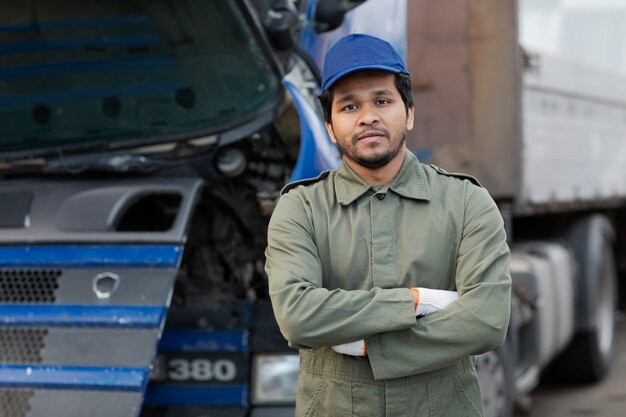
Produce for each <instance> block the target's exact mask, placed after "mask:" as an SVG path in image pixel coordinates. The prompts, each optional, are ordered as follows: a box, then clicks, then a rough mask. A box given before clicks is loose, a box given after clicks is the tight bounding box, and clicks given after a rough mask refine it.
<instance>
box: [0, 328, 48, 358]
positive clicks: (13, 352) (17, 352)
mask: <svg viewBox="0 0 626 417" xmlns="http://www.w3.org/2000/svg"><path fill="white" fill-rule="evenodd" d="M47 334H48V330H47V329H42V328H10V327H9V328H0V363H10V364H24V365H28V364H37V363H41V362H42V358H41V351H42V350H43V348H44V338H45V337H46V335H47Z"/></svg>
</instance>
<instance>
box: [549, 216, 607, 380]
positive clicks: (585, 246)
mask: <svg viewBox="0 0 626 417" xmlns="http://www.w3.org/2000/svg"><path fill="white" fill-rule="evenodd" d="M569 241H570V244H571V246H572V249H573V250H574V254H575V256H576V259H577V261H578V267H579V281H578V288H577V294H578V296H577V299H576V304H575V305H576V308H577V311H576V315H575V317H576V322H577V323H578V324H579V326H578V329H579V330H578V332H577V333H576V334H575V336H574V338H573V340H572V342H571V343H570V345H569V346H568V347H567V348H566V349H565V351H564V352H563V353H562V354H561V355H560V356H559V357H558V358H557V359H556V361H555V362H554V364H553V365H552V366H551V369H550V373H551V374H552V375H554V376H557V377H559V378H567V380H568V381H578V382H596V381H599V380H601V379H603V378H604V377H605V376H606V375H607V373H608V371H609V369H610V366H611V363H612V361H613V357H614V353H615V311H616V308H617V274H616V269H615V258H614V254H613V231H612V228H611V226H610V223H609V222H608V220H607V219H606V218H605V217H604V216H602V215H594V216H590V217H588V218H585V219H582V220H580V221H579V222H578V223H577V224H575V225H574V227H573V228H572V229H571V233H570V235H569ZM581 324H582V326H580V325H581Z"/></svg>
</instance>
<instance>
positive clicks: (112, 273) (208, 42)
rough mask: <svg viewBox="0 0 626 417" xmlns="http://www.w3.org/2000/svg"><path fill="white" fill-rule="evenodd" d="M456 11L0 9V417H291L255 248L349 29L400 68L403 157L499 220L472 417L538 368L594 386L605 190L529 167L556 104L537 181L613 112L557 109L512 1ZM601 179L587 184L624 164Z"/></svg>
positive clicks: (564, 88) (45, 2) (602, 308)
mask: <svg viewBox="0 0 626 417" xmlns="http://www.w3.org/2000/svg"><path fill="white" fill-rule="evenodd" d="M439 3H441V4H439ZM457 3H458V4H457ZM464 3H465V2H463V1H459V2H429V1H415V2H413V1H407V0H393V1H390V0H368V1H365V0H341V1H340V0H334V1H326V0H308V1H307V0H297V1H293V0H276V1H274V0H232V1H225V0H177V1H173V0H171V1H170V0H145V1H143V0H142V1H126V0H99V1H90V2H84V1H83V2H81V1H75V0H71V1H68V0H63V1H61V0H36V1H31V2H17V1H8V0H7V1H2V0H0V10H2V13H0V416H10V417H39V416H53V417H55V416H58V417H73V416H76V417H84V416H92V417H104V416H107V417H110V416H120V417H126V416H142V417H151V416H160V417H166V416H177V417H200V416H203V417H220V416H229V417H230V416H242V417H264V416H266V417H270V416H271V417H281V416H292V415H293V412H294V408H293V407H294V398H295V390H296V383H297V368H298V355H297V352H295V351H294V350H291V349H289V348H288V347H287V344H286V342H285V340H284V339H283V338H282V336H281V334H280V332H279V330H278V328H277V325H276V323H275V320H274V318H273V314H272V311H271V305H270V302H269V297H268V294H267V281H266V280H267V277H266V276H265V273H264V270H263V265H264V249H265V245H266V240H265V236H266V227H267V222H268V220H269V217H270V215H271V213H272V210H273V207H274V205H275V203H276V200H277V198H278V196H279V193H280V190H281V188H282V187H283V186H284V184H285V183H287V182H289V181H291V180H296V179H300V178H306V177H311V176H314V175H316V174H317V173H319V172H320V171H322V170H325V169H333V168H334V167H336V166H337V164H338V162H339V155H338V153H337V150H336V149H335V148H334V147H333V146H332V144H331V143H330V141H329V139H328V137H327V135H326V132H325V130H324V125H323V119H322V117H321V111H320V109H319V107H318V106H319V105H318V103H317V100H316V96H317V94H318V93H319V68H320V67H321V64H322V59H323V55H324V52H325V51H326V50H327V48H328V46H329V45H330V44H331V43H332V42H333V41H334V40H336V39H338V38H339V37H341V36H343V35H344V34H347V33H351V32H354V31H359V32H366V33H370V34H373V35H378V36H381V37H384V38H385V39H387V40H389V41H390V42H392V43H393V44H394V45H395V46H396V48H397V49H398V50H399V51H401V52H402V53H403V54H404V55H406V56H407V58H408V62H409V65H410V67H411V70H412V72H413V74H414V95H415V98H416V103H417V113H416V114H418V116H417V119H416V135H417V136H418V140H417V141H416V140H413V139H412V138H409V146H410V148H411V149H412V150H413V151H414V152H416V153H417V154H418V156H419V157H420V159H422V160H423V161H425V162H436V163H437V164H439V165H440V166H442V167H444V168H446V169H451V170H460V171H469V172H470V173H473V174H475V175H477V176H478V177H479V178H480V179H481V181H482V182H483V183H484V184H485V185H486V186H487V188H488V189H489V190H490V192H492V195H493V196H494V198H495V199H496V201H497V202H498V204H499V206H500V208H501V210H502V214H503V216H504V218H505V220H506V224H507V228H508V232H509V235H510V237H511V247H512V250H513V259H512V263H511V272H512V274H513V278H514V300H513V301H514V302H513V311H512V320H511V327H510V329H509V335H508V337H507V341H506V342H505V344H504V345H503V346H502V347H501V348H500V349H498V350H497V351H494V352H490V353H487V354H485V355H480V356H478V357H477V358H476V364H477V368H478V373H479V378H480V382H481V388H482V390H483V397H484V403H485V409H486V412H487V415H488V416H490V417H492V416H504V417H508V416H510V415H511V413H512V407H513V404H514V403H515V402H516V401H517V402H520V400H522V399H524V397H525V396H526V395H527V394H528V392H530V391H531V390H532V389H533V388H534V387H535V386H536V384H537V382H538V380H539V376H540V375H541V374H542V373H543V372H544V370H549V371H550V372H552V371H553V372H554V373H557V374H558V373H559V371H562V370H563V369H565V370H566V371H567V370H570V371H571V370H572V368H576V369H577V370H579V371H580V372H579V374H578V375H575V376H576V377H577V378H580V379H583V380H587V381H590V380H599V379H602V378H603V377H604V376H605V375H606V373H607V371H608V369H609V368H610V364H611V361H612V358H613V353H614V315H615V307H616V301H617V293H618V279H617V278H618V273H620V272H623V271H621V270H620V269H619V268H617V266H618V265H619V264H618V263H617V262H616V261H615V260H616V259H623V251H624V244H623V243H624V242H623V236H624V235H623V234H621V233H622V232H623V231H624V224H626V221H625V219H626V215H625V214H624V213H625V211H624V207H625V205H624V204H623V201H624V200H623V197H624V195H625V194H626V192H624V190H623V184H613V183H611V184H612V185H611V186H610V187H608V188H607V189H606V193H604V194H603V193H602V192H601V191H602V190H600V191H598V190H597V189H596V190H592V191H589V192H587V188H586V186H587V185H588V184H589V183H593V182H594V180H592V179H590V178H589V176H584V177H583V178H582V179H583V180H584V181H586V182H583V183H579V182H578V180H579V178H578V177H576V176H575V175H569V176H568V175H563V176H561V177H559V178H556V177H555V178H551V177H550V175H547V174H545V171H542V170H538V169H534V168H536V167H544V168H545V165H544V164H543V162H545V161H544V160H541V158H542V157H545V154H542V153H541V152H540V150H541V149H539V150H537V149H538V148H537V147H539V148H541V146H547V145H546V143H545V142H541V141H542V140H544V139H545V135H544V134H545V132H546V129H551V130H549V131H550V132H551V134H553V135H554V138H555V139H558V138H559V137H561V136H559V134H561V133H562V132H561V131H560V130H559V129H561V130H567V129H569V130H567V132H568V134H571V133H572V130H571V129H570V128H569V127H568V126H569V125H567V126H565V124H564V122H563V120H564V119H558V118H555V117H556V116H555V115H558V111H557V110H558V109H556V110H555V107H554V106H557V105H559V106H560V105H561V104H563V106H565V109H566V111H569V112H570V113H568V114H570V115H572V114H574V115H578V114H582V115H586V116H585V117H586V118H585V119H584V121H583V122H580V121H579V122H577V123H578V124H577V125H576V126H577V128H578V129H579V130H578V132H579V133H578V136H576V137H577V138H578V142H577V143H578V144H579V146H578V147H577V149H576V150H579V151H580V152H579V153H576V152H574V151H572V152H570V153H563V154H560V155H561V156H560V159H558V158H557V159H558V160H557V161H556V162H554V163H552V161H550V160H548V161H547V162H548V164H551V165H550V166H551V167H557V168H558V167H561V170H565V171H568V170H569V172H572V171H571V169H572V166H576V164H573V165H567V164H564V162H572V163H574V162H576V161H577V160H576V159H571V161H570V160H569V159H568V157H567V156H563V155H570V156H571V157H572V158H574V157H579V156H580V157H585V155H582V154H583V153H584V152H585V149H587V150H588V149H591V148H589V146H587V145H588V142H589V138H592V139H593V138H596V137H597V134H598V132H601V134H604V135H605V136H603V137H605V138H606V137H607V135H609V136H610V135H611V134H612V135H613V136H611V137H609V138H608V139H607V140H613V139H611V138H615V137H619V134H621V133H620V132H622V131H623V129H624V127H623V125H622V124H619V123H622V122H621V120H622V119H620V117H621V116H620V115H621V113H619V111H622V110H623V109H622V106H623V103H622V101H623V99H620V98H615V97H617V96H618V94H617V93H618V92H619V91H621V90H619V89H617V88H615V91H614V92H613V93H614V94H613V97H614V98H612V99H610V98H606V94H605V96H603V95H602V94H604V93H606V92H605V91H604V90H602V91H600V90H598V89H597V88H596V89H595V90H594V89H592V88H589V89H586V90H584V92H585V94H582V93H581V92H580V91H578V92H577V91H570V90H568V88H569V87H570V86H571V85H574V86H576V88H579V89H581V88H582V89H585V88H586V87H584V84H583V83H581V82H580V81H581V80H580V79H575V77H574V75H575V74H582V72H581V71H580V68H578V67H576V68H577V69H576V71H570V70H569V69H568V68H570V67H568V66H563V65H562V64H560V63H558V62H555V61H554V59H552V58H550V57H544V56H543V55H541V54H539V53H533V52H532V51H530V50H522V49H520V48H519V41H520V39H519V38H518V31H517V25H516V22H517V19H518V17H519V16H518V8H517V2H515V1H513V0H506V1H502V0H472V1H470V2H468V3H467V4H468V6H467V7H464V6H463V4H464ZM520 3H523V2H520ZM530 3H532V2H530ZM532 4H534V3H532ZM535 17H536V16H535ZM416 28H418V29H419V28H422V29H423V30H417V29H416ZM415 51H419V52H420V53H421V57H428V58H430V59H431V60H432V62H434V63H441V64H445V65H443V66H439V67H437V68H435V67H430V66H429V62H431V61H425V60H422V61H420V62H418V64H412V62H413V60H414V54H415ZM522 52H523V53H522ZM459 56H462V57H463V59H459ZM418 61H419V60H418ZM441 68H445V69H446V70H445V71H443V70H441ZM552 68H561V71H564V73H567V74H569V78H567V77H559V76H558V72H557V73H555V72H554V71H552V70H551V71H547V70H550V69H552ZM563 68H565V70H563ZM542 70H546V71H545V72H542ZM555 74H557V75H555ZM551 77H552V78H551ZM592 78H593V77H592ZM606 79H607V80H609V79H610V80H614V81H615V80H616V81H615V84H614V85H622V86H624V85H626V83H622V82H623V80H622V78H619V77H618V78H606ZM494 80H495V81H494ZM595 80H597V77H596V78H595ZM567 81H569V82H570V83H569V84H567V83H566V82H567ZM494 82H495V83H496V85H497V86H498V88H493V85H494ZM558 83H560V84H558ZM620 83H622V84H620ZM556 84H558V85H556ZM592 84H593V83H592ZM596 84H597V83H596ZM594 85H595V84H594ZM595 86H596V87H597V85H595ZM609 93H610V92H609ZM607 94H608V93H607ZM624 96H626V95H623V96H622V97H624ZM620 100H622V101H620ZM521 103H524V106H522V105H521ZM554 103H557V104H554ZM568 109H569V110H568ZM571 109H573V110H571ZM586 109H587V110H586ZM588 109H591V110H588ZM620 109H621V110H620ZM607 112H608V113H610V114H611V115H612V114H613V113H615V114H617V113H619V115H616V116H615V117H616V119H615V120H616V121H615V123H614V124H610V123H609V122H607V120H608V119H607V116H606V114H607ZM611 112H613V113H611ZM437 114H445V115H446V116H448V117H447V118H445V119H444V118H441V117H437ZM594 114H596V115H598V116H597V117H595V118H594V116H593V115H594ZM559 117H560V116H559ZM572 117H573V116H572ZM611 117H612V116H611ZM618 119H619V120H618ZM555 120H556V122H555ZM611 120H612V119H611ZM625 120H626V119H625ZM559 123H560V124H559ZM526 124H527V126H526ZM522 125H524V126H525V128H524V129H522ZM618 125H619V126H618ZM607 126H608V127H607ZM566 127H567V129H565V128H566ZM607 129H608V130H607ZM611 129H613V130H611ZM522 130H524V132H527V133H528V134H526V133H524V134H522ZM602 132H604V133H602ZM607 132H608V133H607ZM542 135H544V136H542ZM616 140H618V141H619V140H620V139H616ZM622 141H623V140H622ZM557 143H558V142H557ZM610 143H613V144H615V143H617V142H615V140H613V141H612V142H610ZM594 144H595V145H593V146H592V149H594V150H595V151H598V152H600V153H602V152H605V151H604V149H605V147H604V145H603V144H602V142H597V141H596V142H594ZM586 146H587V147H586ZM521 148H524V149H530V150H531V151H533V152H518V151H519V150H520V149H521ZM620 149H621V148H620ZM494 152H500V153H499V154H494ZM579 154H580V155H579ZM606 156H607V161H613V162H611V163H608V164H607V169H611V170H612V171H608V172H607V175H604V176H603V177H602V178H604V179H606V178H609V179H610V178H612V177H611V175H613V176H614V175H619V174H620V173H621V172H623V167H624V166H626V164H624V163H621V164H620V163H619V158H622V160H623V157H624V154H623V153H620V152H612V153H610V152H607V154H606ZM616 159H617V161H618V162H615V160H616ZM494 161H497V162H498V163H493V162H494ZM559 164H561V165H559ZM557 171H558V170H557ZM559 172H560V171H559ZM552 180H555V181H557V182H556V185H554V184H553V183H554V181H552ZM558 181H561V182H558ZM514 232H515V233H514ZM620 285H621V284H620ZM572 363H574V364H576V367H572V366H571V364H572ZM552 368H553V369H552ZM565 374H567V372H565Z"/></svg>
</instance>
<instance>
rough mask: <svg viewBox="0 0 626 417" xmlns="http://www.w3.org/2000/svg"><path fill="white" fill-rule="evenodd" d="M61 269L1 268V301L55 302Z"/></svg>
mask: <svg viewBox="0 0 626 417" xmlns="http://www.w3.org/2000/svg"><path fill="white" fill-rule="evenodd" d="M60 276H61V270H57V269H0V303H53V302H54V301H55V295H54V292H55V291H56V289H57V288H59V277H60Z"/></svg>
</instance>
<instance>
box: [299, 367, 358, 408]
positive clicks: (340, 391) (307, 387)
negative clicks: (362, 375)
mask: <svg viewBox="0 0 626 417" xmlns="http://www.w3.org/2000/svg"><path fill="white" fill-rule="evenodd" d="M351 410H352V398H351V396H350V382H348V381H341V380H336V379H333V378H329V377H327V376H322V375H317V374H310V373H307V372H303V371H301V372H300V375H299V378H298V396H297V399H296V417H350V416H351Z"/></svg>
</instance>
